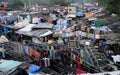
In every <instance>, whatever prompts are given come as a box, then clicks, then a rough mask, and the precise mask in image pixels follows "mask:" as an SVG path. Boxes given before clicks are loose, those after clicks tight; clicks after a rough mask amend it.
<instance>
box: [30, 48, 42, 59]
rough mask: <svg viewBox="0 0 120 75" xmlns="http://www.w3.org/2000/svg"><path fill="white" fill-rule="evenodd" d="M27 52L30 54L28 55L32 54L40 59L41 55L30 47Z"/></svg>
mask: <svg viewBox="0 0 120 75" xmlns="http://www.w3.org/2000/svg"><path fill="white" fill-rule="evenodd" d="M29 54H30V56H34V57H35V58H36V59H40V57H41V55H40V53H39V52H38V51H36V50H34V49H33V48H31V47H30V50H29Z"/></svg>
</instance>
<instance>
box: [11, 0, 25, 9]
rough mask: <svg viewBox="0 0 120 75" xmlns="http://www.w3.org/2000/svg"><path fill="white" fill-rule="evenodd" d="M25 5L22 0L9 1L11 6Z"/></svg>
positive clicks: (16, 7)
mask: <svg viewBox="0 0 120 75" xmlns="http://www.w3.org/2000/svg"><path fill="white" fill-rule="evenodd" d="M23 5H24V4H23V2H22V1H21V0H11V2H10V3H9V7H11V8H14V9H19V8H20V7H21V6H23Z"/></svg>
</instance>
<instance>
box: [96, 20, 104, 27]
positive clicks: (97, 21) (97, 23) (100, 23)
mask: <svg viewBox="0 0 120 75" xmlns="http://www.w3.org/2000/svg"><path fill="white" fill-rule="evenodd" d="M94 24H95V26H96V27H98V26H103V25H105V21H104V20H102V19H97V20H95V21H94Z"/></svg>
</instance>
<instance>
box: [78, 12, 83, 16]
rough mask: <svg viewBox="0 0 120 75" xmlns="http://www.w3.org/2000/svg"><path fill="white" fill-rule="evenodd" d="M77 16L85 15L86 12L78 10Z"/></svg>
mask: <svg viewBox="0 0 120 75" xmlns="http://www.w3.org/2000/svg"><path fill="white" fill-rule="evenodd" d="M76 16H84V13H83V12H77V13H76Z"/></svg>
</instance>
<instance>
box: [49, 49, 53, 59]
mask: <svg viewBox="0 0 120 75" xmlns="http://www.w3.org/2000/svg"><path fill="white" fill-rule="evenodd" d="M49 55H50V58H52V56H53V54H52V50H49Z"/></svg>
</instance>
